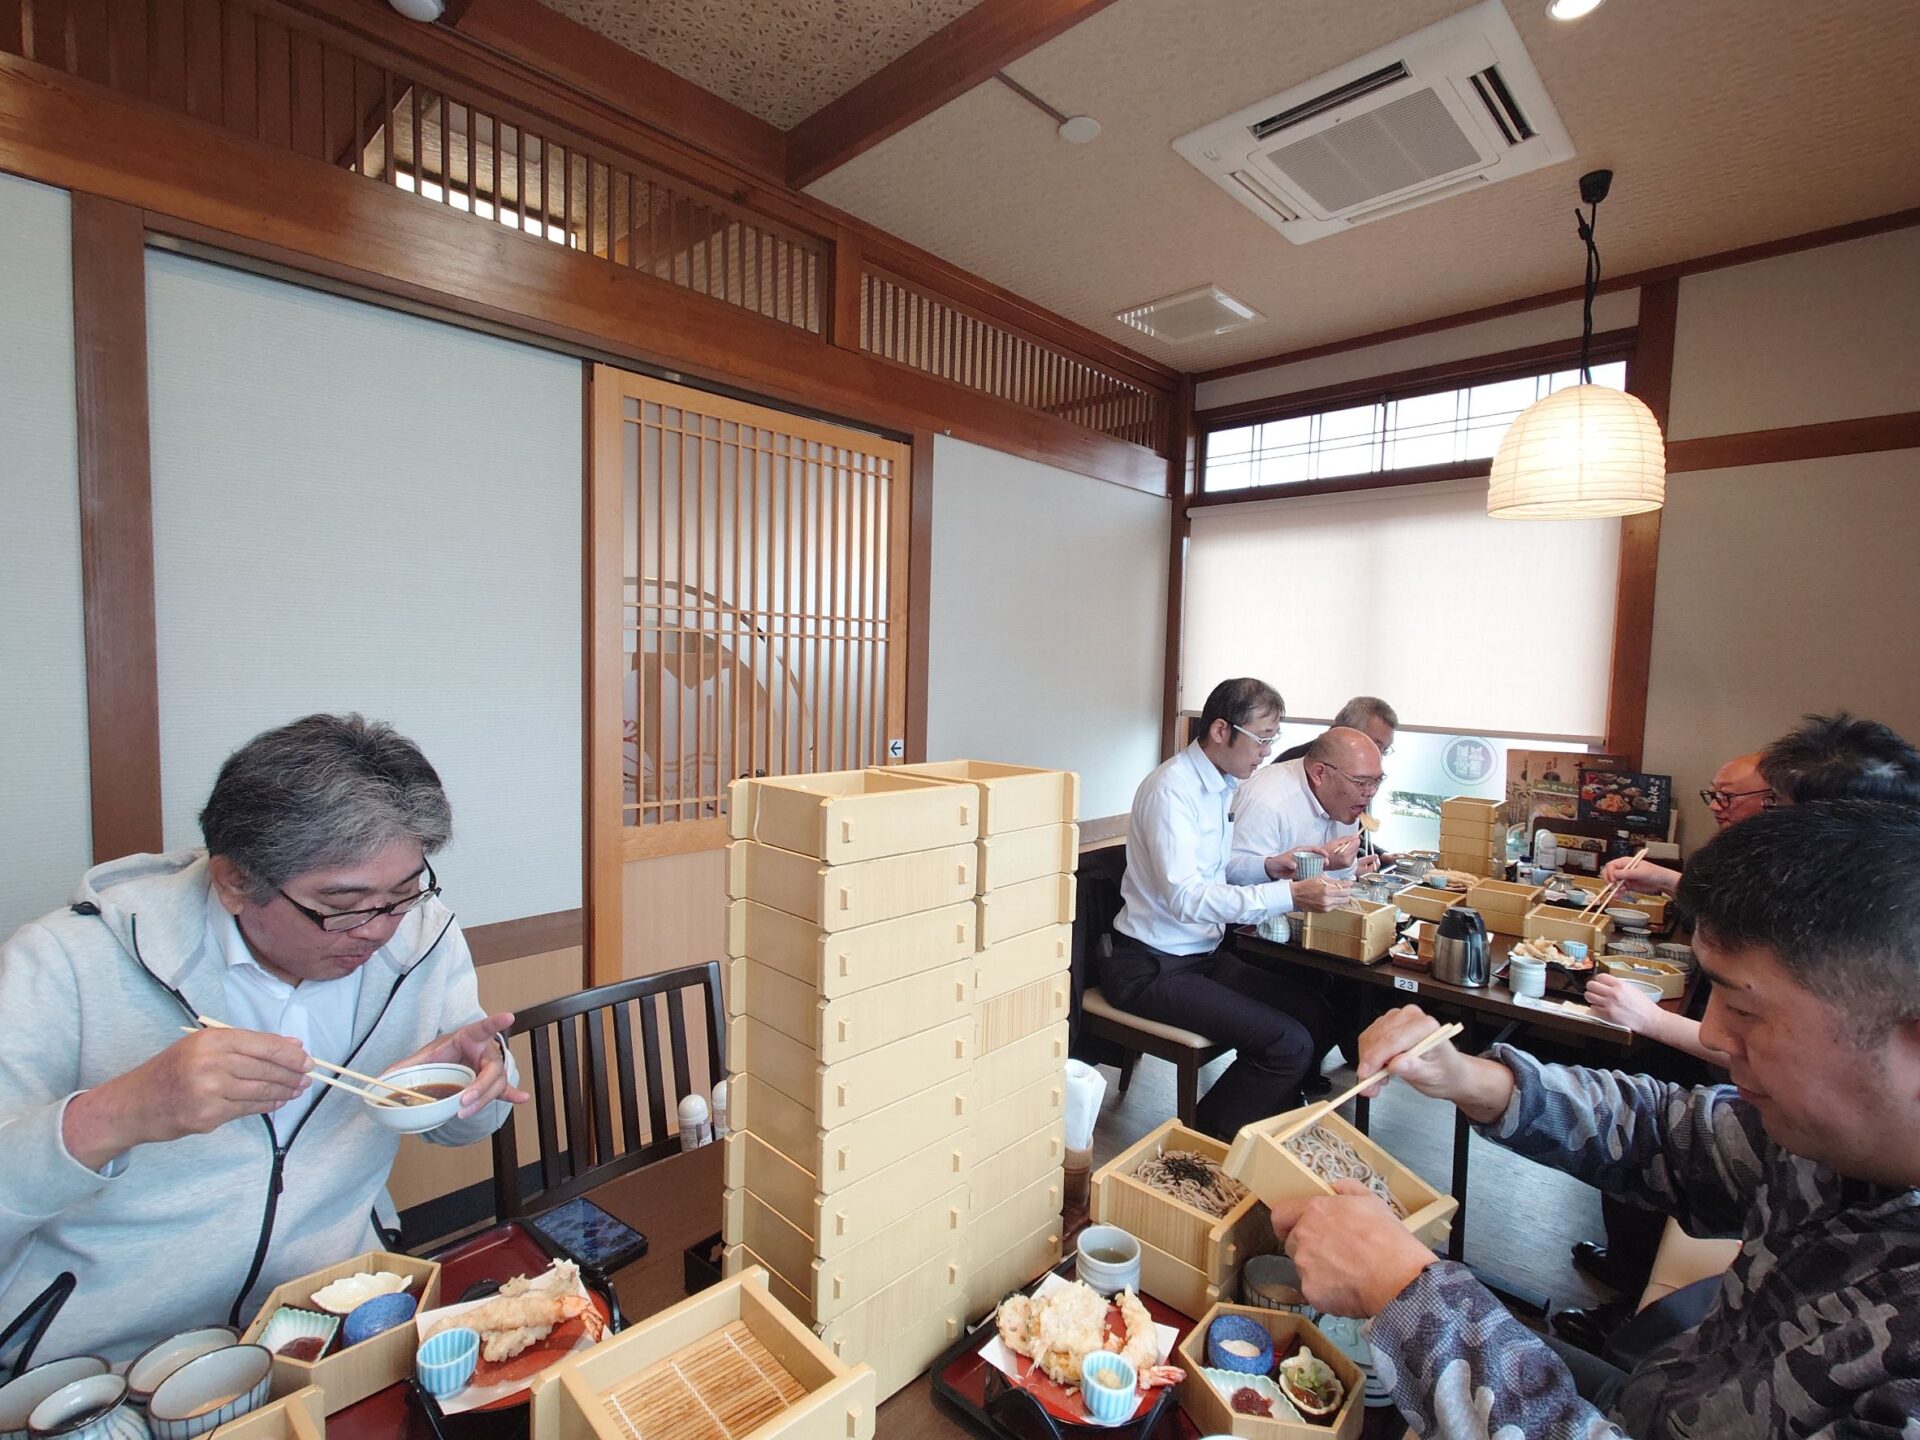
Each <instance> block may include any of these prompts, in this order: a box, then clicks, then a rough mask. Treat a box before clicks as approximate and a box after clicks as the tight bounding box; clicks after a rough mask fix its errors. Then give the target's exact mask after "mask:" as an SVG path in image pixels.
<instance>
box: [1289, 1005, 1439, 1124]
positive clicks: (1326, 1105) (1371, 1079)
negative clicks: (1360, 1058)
mask: <svg viewBox="0 0 1920 1440" xmlns="http://www.w3.org/2000/svg"><path fill="white" fill-rule="evenodd" d="M1466 1028H1467V1027H1466V1026H1464V1025H1462V1024H1460V1023H1459V1022H1458V1021H1456V1022H1454V1023H1453V1024H1450V1025H1442V1026H1441V1027H1440V1028H1439V1029H1438V1030H1436V1031H1434V1032H1433V1033H1432V1034H1431V1035H1429V1036H1427V1037H1426V1038H1425V1039H1424V1040H1421V1041H1419V1042H1418V1043H1417V1044H1414V1045H1410V1046H1408V1047H1407V1048H1406V1049H1405V1050H1402V1051H1401V1052H1400V1054H1399V1055H1396V1056H1395V1057H1394V1058H1395V1059H1396V1060H1398V1059H1403V1058H1405V1059H1411V1058H1412V1057H1413V1056H1415V1055H1419V1054H1421V1053H1423V1052H1425V1051H1427V1050H1431V1049H1432V1048H1433V1047H1434V1046H1435V1045H1438V1044H1439V1043H1440V1042H1441V1041H1442V1040H1451V1039H1452V1038H1453V1037H1454V1036H1456V1035H1458V1034H1460V1032H1461V1031H1463V1030H1465V1029H1466ZM1392 1078H1393V1076H1392V1074H1391V1073H1390V1072H1388V1071H1386V1070H1382V1071H1381V1072H1380V1073H1379V1074H1378V1075H1369V1076H1368V1077H1367V1078H1366V1079H1364V1080H1359V1081H1356V1082H1355V1083H1353V1084H1352V1085H1349V1086H1348V1087H1347V1088H1346V1089H1345V1090H1342V1091H1341V1092H1340V1093H1339V1094H1338V1095H1336V1096H1334V1097H1333V1098H1332V1099H1331V1100H1322V1101H1321V1102H1320V1103H1319V1104H1318V1105H1315V1106H1314V1107H1313V1108H1312V1109H1311V1110H1309V1111H1307V1113H1306V1114H1305V1115H1303V1116H1301V1117H1300V1119H1298V1120H1296V1121H1294V1123H1293V1124H1291V1125H1289V1126H1288V1127H1287V1128H1286V1129H1285V1130H1283V1131H1281V1132H1280V1133H1279V1134H1278V1135H1276V1136H1274V1137H1273V1142H1274V1144H1276V1145H1280V1144H1284V1143H1285V1142H1287V1141H1288V1140H1291V1139H1292V1138H1293V1137H1294V1136H1296V1135H1298V1134H1299V1133H1300V1132H1301V1131H1302V1130H1311V1129H1312V1128H1313V1127H1314V1126H1315V1125H1318V1124H1319V1123H1320V1122H1321V1121H1322V1120H1324V1119H1326V1118H1327V1116H1329V1115H1331V1114H1332V1113H1333V1112H1334V1111H1336V1110H1338V1109H1339V1108H1340V1107H1341V1106H1342V1105H1344V1104H1346V1103H1347V1102H1348V1101H1349V1100H1351V1099H1353V1097H1354V1096H1356V1095H1358V1094H1359V1093H1360V1092H1361V1091H1362V1090H1364V1089H1366V1088H1367V1087H1368V1086H1369V1085H1378V1084H1380V1083H1381V1082H1382V1081H1383V1080H1391V1079H1392Z"/></svg>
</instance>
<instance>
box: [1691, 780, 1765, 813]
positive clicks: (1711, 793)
mask: <svg viewBox="0 0 1920 1440" xmlns="http://www.w3.org/2000/svg"><path fill="white" fill-rule="evenodd" d="M1749 795H1764V796H1766V797H1767V798H1766V799H1764V800H1762V801H1761V802H1760V808H1761V809H1762V810H1772V809H1775V808H1776V807H1777V806H1778V805H1779V804H1780V797H1779V796H1778V795H1776V794H1774V793H1773V790H1772V789H1771V788H1770V787H1768V786H1765V785H1763V786H1761V787H1760V788H1759V789H1758V790H1702V791H1701V792H1700V798H1701V799H1702V800H1704V801H1706V802H1707V804H1708V805H1709V806H1711V807H1712V808H1713V809H1715V810H1724V809H1725V808H1726V807H1727V806H1729V805H1731V804H1733V802H1734V801H1736V800H1744V799H1746V798H1747V797H1748V796H1749Z"/></svg>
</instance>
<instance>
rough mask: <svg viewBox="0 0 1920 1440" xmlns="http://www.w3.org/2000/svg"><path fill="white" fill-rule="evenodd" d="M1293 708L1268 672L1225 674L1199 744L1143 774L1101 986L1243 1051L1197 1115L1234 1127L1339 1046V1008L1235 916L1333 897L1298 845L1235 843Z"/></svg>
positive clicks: (1280, 1096) (1281, 1105)
mask: <svg viewBox="0 0 1920 1440" xmlns="http://www.w3.org/2000/svg"><path fill="white" fill-rule="evenodd" d="M1285 715H1286V707H1285V705H1284V703H1283V702H1282V701H1281V699H1280V695H1279V692H1278V691H1276V690H1275V689H1274V688H1273V687H1272V686H1271V685H1268V684H1266V683H1265V682H1263V681H1260V680H1254V679H1250V678H1243V679H1238V680H1223V681H1221V682H1220V684H1218V685H1216V686H1215V687H1214V688H1213V691H1212V693H1211V694H1209V695H1208V696H1207V702H1206V705H1205V707H1204V708H1203V709H1202V710H1201V712H1200V724H1199V726H1198V729H1197V733H1196V738H1195V739H1194V741H1193V743H1192V744H1190V745H1188V746H1187V748H1186V749H1185V750H1183V751H1181V752H1180V753H1179V754H1178V755H1176V756H1174V757H1173V758H1172V759H1171V760H1169V761H1167V762H1166V763H1165V764H1163V765H1162V766H1160V768H1159V769H1157V770H1155V771H1154V772H1153V773H1152V774H1151V775H1149V776H1148V777H1147V778H1146V779H1145V780H1143V781H1142V782H1141V783H1140V788H1139V790H1138V791H1136V792H1135V794H1134V797H1133V811H1132V815H1131V817H1130V822H1129V825H1128V830H1127V869H1126V874H1125V875H1124V876H1122V877H1121V881H1120V893H1121V898H1122V900H1123V901H1124V903H1123V905H1122V907H1121V910H1120V914H1119V915H1118V916H1117V917H1115V919H1114V922H1113V953H1112V954H1111V956H1109V957H1108V959H1107V960H1106V961H1105V963H1104V964H1103V965H1102V967H1101V979H1100V983H1101V990H1102V993H1103V994H1105V996H1106V997H1107V998H1108V999H1109V1000H1111V1001H1112V1002H1113V1003H1114V1004H1115V1005H1118V1006H1119V1007H1120V1008H1121V1009H1123V1010H1126V1011H1129V1012H1131V1013H1132V1014H1135V1015H1140V1016H1143V1017H1145V1018H1147V1019H1149V1020H1158V1021H1162V1022H1164V1023H1166V1024H1170V1025H1177V1026H1179V1027H1181V1028H1182V1029H1186V1030H1192V1031H1195V1032H1197V1033H1199V1034H1202V1035H1205V1036H1207V1037H1208V1038H1209V1039H1211V1040H1213V1041H1215V1042H1216V1043H1218V1044H1222V1045H1231V1046H1233V1048H1234V1049H1235V1051H1236V1052H1237V1056H1236V1058H1235V1060H1234V1063H1233V1064H1232V1065H1231V1066H1229V1067H1228V1068H1227V1071H1226V1073H1225V1074H1223V1075H1222V1076H1221V1077H1220V1078H1219V1079H1218V1080H1216V1081H1214V1083H1213V1085H1212V1087H1211V1088H1210V1089H1209V1090H1208V1091H1207V1093H1206V1095H1205V1096H1204V1097H1202V1099H1201V1101H1200V1104H1199V1108H1198V1113H1197V1115H1196V1119H1197V1120H1198V1122H1199V1127H1200V1129H1202V1130H1204V1131H1206V1132H1207V1133H1208V1134H1209V1135H1216V1136H1219V1137H1220V1138H1222V1139H1228V1140H1230V1139H1232V1138H1233V1136H1234V1135H1235V1134H1236V1133H1238V1131H1239V1129H1240V1127H1241V1126H1242V1125H1244V1124H1246V1123H1247V1122H1248V1121H1249V1120H1258V1119H1261V1118H1263V1117H1265V1116H1268V1115H1275V1114H1278V1113H1280V1112H1281V1111H1283V1110H1287V1109H1290V1108H1291V1107H1292V1106H1293V1105H1295V1104H1297V1103H1298V1101H1299V1098H1300V1090H1301V1083H1302V1081H1303V1080H1304V1079H1305V1078H1306V1077H1307V1076H1308V1074H1309V1073H1311V1072H1312V1071H1313V1069H1314V1067H1315V1064H1316V1062H1317V1061H1318V1059H1319V1057H1320V1056H1321V1055H1323V1054H1324V1053H1325V1051H1326V1044H1327V1036H1328V1033H1329V1031H1330V1029H1331V1025H1332V1017H1331V1015H1330V1014H1329V1012H1328V1010H1327V1007H1326V1005H1325V1003H1324V1002H1323V1001H1321V1000H1320V998H1319V997H1318V996H1316V995H1313V994H1311V993H1309V992H1308V991H1306V990H1305V989H1303V988H1301V987H1299V986H1297V985H1294V984H1291V983H1289V982H1287V981H1284V980H1281V979H1280V978H1279V977H1278V976H1274V975H1270V974H1267V973H1265V972H1264V971H1261V970H1257V969H1255V968H1254V967H1253V966H1250V965H1248V964H1246V963H1245V962H1244V961H1242V960H1241V959H1240V958H1239V957H1238V956H1237V955H1235V954H1234V953H1233V951H1232V947H1231V945H1230V944H1225V943H1223V941H1225V939H1226V930H1227V927H1228V926H1229V925H1251V924H1255V923H1257V922H1259V921H1261V920H1264V919H1267V918H1268V917H1269V916H1278V915H1284V914H1286V913H1287V912H1288V911H1289V910H1294V909H1302V910H1331V909H1333V908H1335V907H1336V906H1338V905H1340V904H1343V903H1344V902H1345V900H1346V889H1347V887H1346V885H1345V884H1344V883H1342V882H1340V881H1337V880H1326V879H1319V878H1316V879H1311V880H1292V881H1290V880H1289V878H1288V877H1290V876H1292V875H1293V873H1294V871H1295V863H1294V860H1293V857H1292V856H1291V854H1277V853H1276V854H1270V855H1258V856H1236V855H1233V854H1232V846H1233V809H1234V806H1235V805H1236V803H1237V797H1238V796H1239V795H1240V794H1242V793H1244V792H1243V791H1242V790H1241V786H1242V784H1243V783H1244V782H1245V780H1246V778H1247V777H1248V776H1249V775H1251V774H1253V772H1254V770H1255V768H1256V767H1257V766H1258V765H1259V764H1260V762H1261V761H1262V760H1263V759H1265V758H1266V756H1267V754H1268V753H1269V752H1270V751H1271V750H1272V749H1273V747H1274V743H1275V741H1276V740H1277V739H1278V737H1279V730H1280V722H1281V720H1282V719H1283V718H1284V717H1285Z"/></svg>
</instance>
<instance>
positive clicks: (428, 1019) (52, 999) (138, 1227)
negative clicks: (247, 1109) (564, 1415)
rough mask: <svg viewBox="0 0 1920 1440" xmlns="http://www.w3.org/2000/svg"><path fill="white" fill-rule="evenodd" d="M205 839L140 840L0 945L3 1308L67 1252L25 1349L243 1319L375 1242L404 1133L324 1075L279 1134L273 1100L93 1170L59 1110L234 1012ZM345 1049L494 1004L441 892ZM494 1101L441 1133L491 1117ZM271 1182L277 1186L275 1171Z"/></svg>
mask: <svg viewBox="0 0 1920 1440" xmlns="http://www.w3.org/2000/svg"><path fill="white" fill-rule="evenodd" d="M208 885H209V880H208V877H207V861H206V856H205V854H204V852H201V851H197V850H196V851H183V852H179V853H176V854H170V855H132V856H128V857H127V858H125V859H123V860H115V861H112V862H110V863H108V864H106V865H101V866H98V867H96V868H95V869H93V870H91V871H89V872H88V873H87V875H86V878H85V879H83V880H82V881H81V883H80V887H79V889H78V891H77V892H76V893H75V896H74V903H73V905H72V906H71V907H70V908H68V909H66V910H60V911H56V912H55V913H53V914H51V915H48V916H45V917H43V918H41V919H39V920H36V921H34V922H33V923H31V924H29V925H25V926H22V927H21V928H20V929H19V930H18V931H17V932H15V934H14V935H13V937H12V938H11V939H10V940H8V941H7V942H6V944H5V945H4V946H0V1327H4V1326H5V1324H6V1323H7V1322H8V1321H9V1320H11V1319H12V1318H13V1317H14V1316H15V1315H16V1314H18V1313H19V1312H20V1311H21V1310H23V1309H24V1308H25V1307H26V1306H27V1305H28V1304H30V1303H31V1302H32V1300H33V1298H34V1297H35V1296H36V1295H38V1294H39V1293H40V1291H41V1290H42V1289H43V1288H44V1287H45V1286H46V1285H47V1284H48V1282H50V1281H51V1280H53V1279H54V1277H56V1276H57V1275H59V1274H60V1272H62V1271H64V1270H70V1271H72V1272H73V1273H74V1274H75V1275H76V1276H77V1277H78V1284H77V1286H76V1288H75V1290H74V1293H73V1294H72V1296H71V1297H70V1298H69V1299H68V1300H67V1302H66V1304H65V1305H64V1306H63V1307H62V1308H61V1310H60V1313H59V1315H58V1316H57V1318H56V1319H55V1320H54V1322H53V1324H52V1326H51V1327H50V1329H49V1330H48V1331H47V1333H46V1335H45V1337H44V1338H43V1339H42V1340H41V1342H40V1344H39V1346H38V1348H37V1349H36V1351H35V1356H34V1358H35V1359H36V1360H51V1359H55V1358H57V1357H59V1356H63V1355H75V1354H95V1355H104V1356H106V1357H107V1358H108V1359H110V1360H116V1361H118V1360H127V1359H130V1358H132V1357H133V1356H134V1355H135V1354H137V1353H138V1352H139V1351H140V1350H141V1349H143V1348H144V1347H145V1346H147V1345H148V1344H150V1343H152V1342H153V1341H154V1340H157V1339H160V1338H162V1337H164V1336H167V1335H170V1334H172V1333H174V1332H175V1331H179V1330H185V1329H191V1328H193V1327H196V1326H202V1325H220V1324H236V1325H245V1324H246V1323H247V1322H248V1321H250V1320H251V1319H252V1318H253V1314H254V1311H255V1310H256V1309H257V1308H258V1306H259V1305H260V1303H261V1302H262V1301H263V1300H264V1299H265V1298H266V1295H267V1293H268V1291H270V1290H271V1289H272V1288H273V1287H274V1286H275V1285H278V1284H281V1283H282V1282H284V1281H287V1280H291V1279H294V1278H296V1277H298V1276H300V1275H303V1274H305V1273H306V1272H308V1271H311V1270H316V1269H319V1268H321V1267H322V1266H326V1265H331V1264H333V1263H334V1262H336V1261H339V1260H344V1259H347V1258H349V1257H351V1256H354V1255H357V1254H360V1253H361V1252H362V1251H365V1250H370V1249H377V1248H379V1243H380V1242H379V1237H378V1235H377V1233H376V1231H375V1228H374V1218H375V1216H374V1211H375V1206H376V1205H381V1206H383V1207H388V1208H389V1209H390V1202H387V1201H386V1197H385V1186H386V1180H387V1172H388V1170H389V1169H390V1168H391V1166H392V1164H393V1157H394V1152H395V1150H396V1149H397V1148H398V1144H399V1137H398V1136H397V1135H395V1134H394V1133H393V1132H392V1131H389V1130H384V1129H382V1128H380V1127H379V1126H378V1125H376V1124H374V1122H373V1120H372V1119H371V1118H370V1117H369V1116H368V1115H367V1114H366V1113H365V1110H366V1107H365V1106H364V1105H363V1104H362V1103H361V1102H360V1101H358V1100H357V1099H355V1098H354V1097H353V1096H351V1095H347V1094H345V1093H343V1092H336V1091H334V1090H332V1089H331V1088H328V1089H327V1090H326V1091H325V1092H324V1093H323V1094H322V1095H321V1096H320V1098H319V1100H318V1101H316V1102H315V1104H314V1106H313V1108H312V1109H311V1110H310V1111H309V1112H308V1113H307V1115H306V1117H305V1119H304V1120H303V1121H302V1122H301V1124H300V1126H299V1128H298V1129H296V1130H295V1131H294V1133H293V1134H292V1136H291V1137H290V1138H289V1139H288V1140H287V1141H286V1142H285V1143H284V1144H282V1145H279V1146H277V1147H276V1144H275V1139H274V1134H273V1128H272V1126H271V1125H270V1124H269V1123H268V1121H267V1119H266V1118H265V1117H263V1116H248V1117H246V1118H245V1119H240V1120H234V1121H230V1122H229V1123H227V1124H225V1125H222V1126H221V1127H220V1128H219V1129H217V1130H215V1131H213V1132H212V1133H211V1134H208V1135H190V1136H187V1137H186V1138H184V1139H180V1140H174V1141H170V1142H168V1143H165V1144H156V1145H142V1146H136V1147H135V1148H134V1149H132V1150H130V1151H128V1152H127V1153H126V1154H125V1155H124V1156H121V1157H119V1158H118V1159H117V1160H116V1161H115V1162H113V1163H112V1164H110V1165H108V1166H107V1167H106V1172H107V1173H102V1172H99V1171H94V1170H89V1169H87V1168H86V1167H85V1166H83V1165H81V1164H80V1163H79V1162H78V1161H77V1160H75V1159H74V1158H73V1156H72V1155H71V1154H69V1153H68V1152H67V1149H66V1146H65V1144H64V1143H63V1142H62V1140H61V1116H62V1114H63V1113H64V1111H65V1109H66V1106H67V1103H68V1102H69V1101H70V1100H71V1099H72V1098H73V1097H74V1096H75V1095H76V1094H78V1093H79V1092H80V1091H82V1090H85V1089H87V1088H88V1087H89V1086H93V1085H97V1084H99V1083H100V1082H101V1081H104V1080H108V1079H111V1078H113V1077H114V1076H116V1075H121V1074H124V1073H125V1072H126V1071H128V1070H131V1069H132V1068H133V1067H134V1066H136V1065H139V1064H141V1063H142V1062H143V1061H145V1060H147V1059H148V1058H150V1057H151V1056H153V1055H156V1054H158V1053H159V1052H160V1051H161V1050H164V1049H165V1048H166V1047H167V1046H169V1045H171V1044H173V1043H174V1041H176V1040H178V1039H179V1038H180V1027H181V1026H182V1025H183V1024H187V1023H189V1022H190V1021H191V1019H192V1017H193V1016H194V1015H195V1014H202V1015H208V1016H211V1017H212V1018H214V1019H216V1020H224V1019H227V1018H229V1017H228V1014H227V1000H226V988H225V978H224V969H225V967H224V963H223V962H222V960H221V959H220V958H219V956H218V955H217V954H214V953H208V952H207V947H206V946H205V945H204V941H205V938H206V915H207V909H206V907H207V889H208ZM363 974H364V979H363V980H362V982H361V987H360V1003H359V1009H358V1012H357V1013H356V1015H355V1017H354V1027H353V1034H354V1048H353V1052H352V1054H351V1056H350V1057H349V1058H348V1059H347V1060H346V1062H345V1063H346V1064H348V1065H350V1066H351V1067H353V1068H354V1069H356V1070H363V1071H366V1072H368V1073H369V1074H378V1073H380V1071H382V1070H384V1069H386V1068H387V1067H389V1066H391V1065H392V1064H394V1063H395V1062H396V1061H398V1060H401V1059H403V1058H404V1057H406V1056H408V1055H410V1054H412V1053H413V1052H414V1051H416V1050H418V1049H420V1048H421V1047H422V1046H424V1045H426V1044H427V1043H428V1042H429V1041H431V1040H432V1039H434V1037H436V1036H438V1035H442V1034H445V1033H446V1032H448V1031H450V1030H453V1029H456V1028H457V1027H459V1026H461V1025H464V1024H467V1023H468V1022H469V1021H472V1020H476V1019H479V1018H480V1016H481V1015H482V1014H483V1013H484V1012H483V1011H482V1009H481V1007H480V1000H479V988H478V985H477V983H476V981H475V978H474V973H473V959H472V956H471V955H470V954H469V953H468V951H467V945H466V941H465V940H464V939H462V938H461V935H460V929H459V927H458V926H457V925H455V924H454V920H453V914H452V912H451V911H449V910H448V909H447V908H446V906H444V905H442V904H441V903H440V902H439V901H438V900H437V899H435V900H429V901H427V902H426V903H425V904H423V905H421V906H420V907H419V908H418V909H416V910H413V911H410V912H409V913H408V914H407V915H406V916H405V917H404V918H403V920H402V922H401V924H400V928H399V929H398V930H397V931H396V932H395V933H394V936H393V938H392V939H391V940H389V941H388V942H387V944H386V945H385V946H384V947H382V948H381V949H380V950H379V951H377V952H376V953H375V954H374V956H373V958H372V959H370V960H369V961H367V964H366V968H365V970H364V972H363ZM507 1109H508V1107H507V1105H506V1103H505V1102H504V1101H502V1102H496V1103H495V1104H493V1105H491V1106H489V1107H488V1108H487V1109H485V1110H483V1111H481V1112H480V1113H479V1114H478V1115H475V1116H473V1117H472V1118H470V1119H467V1120H456V1121H454V1122H453V1123H451V1124H448V1125H444V1126H442V1127H441V1128H440V1129H438V1130H435V1131H433V1132H431V1133H430V1134H429V1135H428V1137H427V1138H428V1139H429V1140H431V1141H433V1142H435V1143H436V1144H441V1145H465V1144H470V1143H471V1142H473V1141H475V1140H478V1139H481V1138H483V1137H484V1136H486V1135H488V1134H490V1133H492V1132H493V1131H494V1130H495V1129H497V1128H499V1126H500V1125H501V1124H502V1123H503V1122H504V1120H505V1118H506V1114H507ZM276 1180H277V1184H276Z"/></svg>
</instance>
